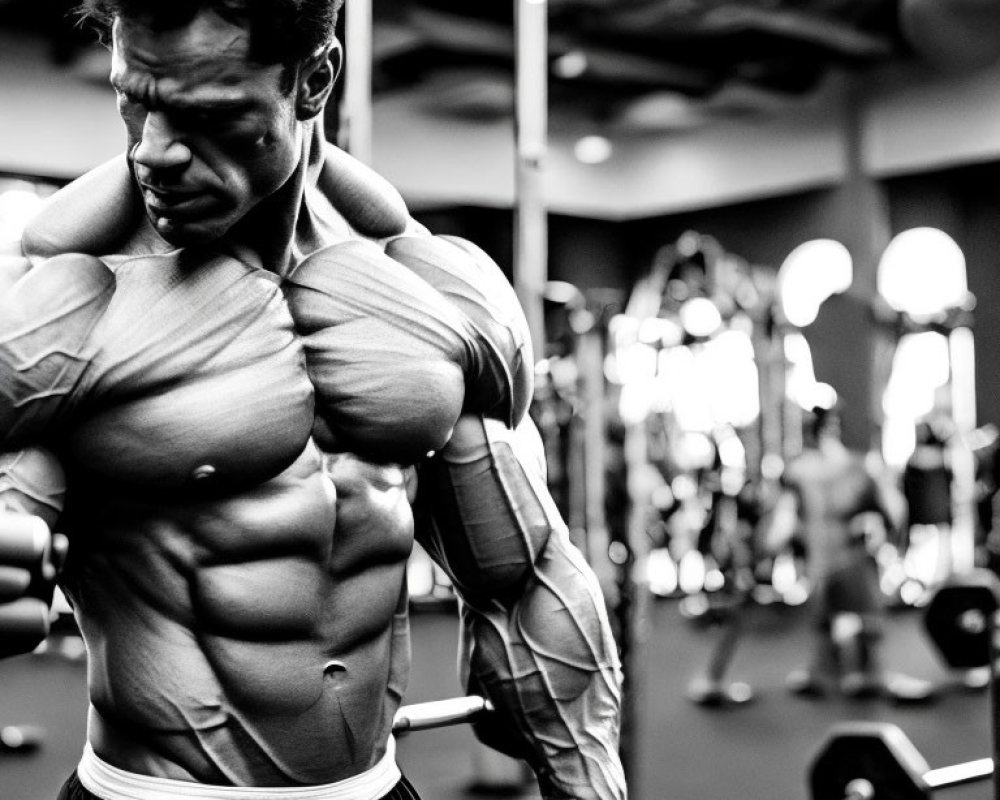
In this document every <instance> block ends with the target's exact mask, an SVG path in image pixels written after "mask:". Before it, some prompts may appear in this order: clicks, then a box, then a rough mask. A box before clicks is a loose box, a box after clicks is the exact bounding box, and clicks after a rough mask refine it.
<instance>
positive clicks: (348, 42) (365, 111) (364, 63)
mask: <svg viewBox="0 0 1000 800" xmlns="http://www.w3.org/2000/svg"><path fill="white" fill-rule="evenodd" d="M343 9H344V39H345V42H344V50H345V53H344V56H345V64H344V94H343V99H342V100H341V114H340V130H339V131H338V137H337V138H338V141H337V144H338V145H339V146H340V147H341V148H343V149H344V150H346V151H347V152H348V153H350V154H351V155H352V156H354V157H355V158H356V159H358V160H359V161H362V162H364V163H365V164H371V161H372V0H351V2H349V3H344V7H343Z"/></svg>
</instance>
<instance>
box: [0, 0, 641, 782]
mask: <svg viewBox="0 0 1000 800" xmlns="http://www.w3.org/2000/svg"><path fill="white" fill-rule="evenodd" d="M205 16H206V17H207V20H202V21H201V22H200V23H199V24H197V25H195V26H194V27H193V28H192V29H191V30H189V31H187V33H186V34H185V32H184V31H174V32H170V33H169V34H163V35H162V36H160V35H159V34H154V33H151V32H150V31H148V30H147V29H145V28H143V27H142V26H137V27H135V28H133V29H127V28H128V26H125V25H123V24H117V25H116V32H115V36H116V38H115V48H114V60H113V64H114V66H113V71H112V80H113V82H114V84H115V86H116V88H117V89H118V91H119V96H120V107H121V109H122V115H123V119H124V120H125V122H126V128H127V130H128V132H129V142H130V146H129V153H128V158H127V159H126V158H118V159H114V160H113V161H111V162H109V163H107V164H105V165H103V166H101V167H98V168H97V169H96V170H94V171H93V172H92V173H90V174H88V175H86V176H84V177H83V178H81V179H80V180H79V181H77V182H75V183H74V184H71V185H70V186H69V187H67V188H66V189H65V190H63V191H62V192H60V193H58V194H57V195H56V196H55V197H54V198H53V199H52V201H51V202H50V204H49V206H48V207H47V208H46V209H45V210H44V211H43V212H42V214H41V216H40V217H39V218H38V219H37V220H36V221H35V222H34V223H33V225H32V226H30V227H29V229H28V230H27V231H26V233H25V236H24V238H23V241H22V250H23V255H24V259H23V265H22V267H21V270H20V272H21V275H20V277H17V278H16V280H14V281H13V285H12V286H10V288H8V289H6V290H5V291H3V292H0V451H4V452H6V453H7V455H5V456H3V457H2V458H0V501H3V500H4V498H5V496H9V495H11V494H12V493H15V492H16V493H17V494H18V498H20V500H21V502H20V504H19V505H20V508H21V509H22V510H25V511H28V512H30V513H41V511H40V509H43V508H44V509H45V510H46V512H45V513H46V518H47V520H48V521H49V522H50V523H53V522H55V519H56V516H57V513H56V510H59V511H61V514H59V515H58V516H59V519H58V529H59V530H61V531H62V532H64V533H66V534H67V536H68V537H69V541H70V546H69V556H68V560H67V563H66V565H65V568H64V570H63V573H62V585H63V588H64V590H65V592H66V594H67V596H68V598H69V599H70V601H71V603H72V604H73V607H74V611H75V614H76V617H77V620H78V622H79V624H80V627H81V630H82V632H83V635H84V638H85V641H86V643H87V649H88V658H89V668H88V683H89V691H90V700H91V711H90V719H89V738H90V742H91V744H92V746H93V748H94V750H95V751H96V753H97V755H98V756H99V757H101V758H102V759H104V760H105V761H107V762H109V763H110V764H112V765H114V766H116V767H119V768H121V769H125V770H128V771H131V772H136V773H141V774H144V775H152V776H160V777H168V778H174V779H179V780H189V781H195V782H201V783H206V784H223V785H226V784H232V785H247V786H293V785H310V784H316V783H326V782H333V781H337V780H341V779H343V778H346V777H349V776H352V775H355V774H358V773H359V772H361V771H363V770H365V769H367V768H369V767H371V766H372V765H374V764H375V763H376V762H377V761H378V760H379V759H380V757H381V756H382V755H383V754H384V752H385V748H386V742H387V739H388V736H389V732H390V727H391V721H392V717H393V714H394V712H395V710H396V709H397V707H398V706H399V704H400V701H401V698H402V696H403V693H404V690H405V687H406V682H407V676H408V670H409V630H408V622H407V602H406V601H407V595H406V586H405V566H406V559H407V557H408V555H409V553H410V550H411V547H412V544H413V541H414V536H415V535H418V536H420V538H421V540H422V541H424V542H425V544H426V545H427V547H428V549H429V550H430V551H431V552H432V553H434V554H435V556H436V557H437V558H438V560H439V561H440V562H441V563H442V565H443V566H444V567H445V569H447V570H448V572H449V574H451V575H452V577H453V579H454V581H455V584H456V586H457V587H458V590H459V593H460V596H461V599H462V606H463V620H464V623H465V624H464V627H465V631H466V635H467V639H466V645H465V647H466V656H467V658H466V660H465V667H464V670H465V673H464V678H465V680H466V681H467V684H468V686H469V687H470V688H472V689H475V690H477V691H481V692H485V693H486V694H487V696H488V697H489V698H490V699H491V700H492V701H493V703H494V704H495V705H496V706H497V708H498V709H499V713H498V714H497V715H496V716H495V718H494V720H493V721H492V722H491V723H490V724H489V726H487V727H484V728H483V729H482V730H481V731H480V734H481V736H483V738H485V739H487V740H489V741H490V742H492V743H493V744H495V745H497V746H499V747H501V748H503V749H505V750H507V751H508V752H512V753H516V754H518V755H521V756H523V757H525V758H527V759H528V760H529V762H530V763H531V764H532V766H533V767H534V768H535V770H536V773H537V774H538V776H539V781H540V784H541V787H542V791H543V794H544V796H545V797H551V798H602V800H603V798H624V796H625V787H624V781H623V778H622V773H621V765H620V762H619V760H618V756H617V752H616V751H617V737H618V708H619V703H620V694H619V693H620V670H619V664H618V659H617V654H616V650H615V646H614V642H613V641H612V639H611V636H610V633H609V626H608V623H607V618H606V612H605V610H604V607H603V600H602V598H601V596H600V592H599V590H598V589H597V585H596V581H595V580H594V577H593V574H592V572H591V571H590V570H589V568H588V567H587V565H586V564H585V563H584V562H583V560H582V558H581V557H580V554H579V553H578V552H577V551H576V550H574V549H573V548H572V546H571V545H570V544H569V540H568V537H567V534H566V530H565V526H564V525H563V522H562V520H561V519H559V516H558V514H557V513H556V511H555V510H554V508H553V504H552V502H551V500H550V498H549V496H548V493H547V490H546V488H545V483H544V472H543V471H542V467H541V464H542V463H543V459H542V456H541V451H540V442H539V440H538V436H537V433H536V432H535V431H534V429H533V426H532V425H531V422H530V419H529V418H528V417H527V416H526V413H525V411H526V407H527V404H528V400H529V399H530V395H531V383H530V376H531V369H530V366H531V363H532V360H531V352H530V346H529V345H528V342H527V335H526V332H525V325H524V321H523V317H522V315H521V312H520V309H519V308H518V307H517V304H516V301H515V300H514V297H513V292H512V291H511V289H510V286H509V284H507V282H506V280H505V278H504V277H503V275H502V273H500V271H499V270H498V269H497V267H496V266H495V265H494V264H493V263H492V262H491V261H490V260H489V259H488V258H487V257H486V256H485V255H484V254H483V253H482V252H481V251H479V250H478V249H477V248H475V247H474V246H472V245H470V244H468V243H465V242H462V241H460V240H449V239H447V238H445V237H432V236H430V235H429V234H428V233H427V232H426V231H424V230H423V229H422V228H420V226H419V225H417V224H416V223H415V222H414V221H413V220H412V219H410V218H409V216H408V215H407V213H406V211H405V207H404V206H403V204H402V201H401V200H400V199H399V197H398V194H396V193H395V192H394V191H393V190H391V189H390V188H389V187H387V185H386V184H384V182H383V181H381V179H379V178H378V177H377V176H374V175H373V174H372V173H369V172H367V171H366V170H365V168H363V167H361V166H360V165H358V164H357V163H356V162H353V161H352V160H351V159H349V158H348V157H347V156H346V155H345V154H343V153H342V152H340V151H338V150H336V149H335V148H333V147H332V146H331V145H328V144H327V143H326V142H325V141H324V139H323V134H322V130H321V128H320V125H319V124H318V123H317V122H315V121H313V119H312V117H310V116H309V113H310V108H309V107H308V103H301V104H300V105H299V106H298V107H297V116H296V115H288V114H284V113H283V112H282V109H281V107H280V106H281V103H280V97H277V96H276V95H274V94H273V92H274V91H276V90H273V88H272V89H266V88H265V89H262V88H261V85H264V86H271V87H276V86H277V85H278V81H277V73H276V72H274V71H273V70H276V69H277V68H264V67H258V66H255V67H253V68H252V70H251V68H249V67H247V66H246V64H245V62H246V58H245V54H246V51H245V47H246V43H245V41H243V39H241V38H240V37H241V35H242V34H241V30H240V29H239V28H237V27H235V26H230V27H228V28H227V27H226V26H227V25H229V24H228V23H225V22H223V21H220V20H219V19H218V18H215V17H213V16H212V15H211V14H207V15H205ZM199 19H200V18H199ZM223 34H224V35H225V36H228V37H229V38H226V39H225V41H226V43H227V46H226V48H220V47H218V45H217V43H218V42H219V41H220V38H219V37H220V35H223ZM220 53H221V55H220ZM165 54H170V55H169V56H167V55H165ZM172 59H173V60H172ZM241 65H242V66H241ZM323 68H324V67H323V65H322V64H321V65H320V66H319V67H318V69H319V70H322V69H323ZM268 70H272V71H271V72H268ZM251 73H252V74H251ZM261 74H264V78H267V79H268V80H270V79H271V78H273V79H274V80H273V81H272V82H271V83H267V82H265V83H264V84H258V82H256V81H255V80H250V78H251V77H254V78H259V77H261ZM213 87H214V88H213ZM222 87H224V89H225V90H224V91H223V88H222ZM212 91H216V93H215V94H214V95H213V94H212ZM220 92H221V94H220ZM199 93H200V94H199ZM198 97H201V98H202V99H204V100H205V103H206V108H207V109H209V110H211V109H212V108H215V107H217V106H218V105H219V103H220V102H221V103H222V105H223V106H224V107H226V108H229V111H227V112H226V113H227V114H229V116H225V115H224V116H223V118H222V119H214V120H212V121H211V123H210V124H211V125H212V126H218V127H213V128H212V129H211V130H212V131H213V134H212V135H207V134H205V133H204V128H203V127H202V125H203V123H205V120H204V119H202V116H201V115H200V113H199V111H198V109H197V108H188V107H186V106H185V105H184V104H185V103H187V102H188V101H190V100H191V98H195V99H197V98H198ZM312 99H313V98H311V97H307V98H306V100H309V101H312ZM324 99H325V98H324ZM179 107H180V110H178V108H179ZM320 107H321V105H320ZM272 112H273V113H272ZM302 117H304V119H303V118H302ZM185 126H190V127H185ZM192 154H194V155H192ZM255 164H256V166H254V165H255ZM247 165H250V166H247ZM233 187H236V188H235V190H234V188H233ZM5 274H11V270H8V271H7V273H5ZM15 277H16V276H15ZM0 288H3V287H0ZM63 473H65V481H64V482H63ZM33 486H41V487H43V489H42V490H41V491H40V492H36V494H40V495H43V496H42V497H40V499H38V500H37V501H36V502H34V503H30V502H27V501H24V499H23V498H24V496H25V487H33ZM45 487H50V488H45ZM414 487H416V488H414ZM63 488H65V502H63V497H62V490H63Z"/></svg>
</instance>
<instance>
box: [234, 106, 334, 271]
mask: <svg viewBox="0 0 1000 800" xmlns="http://www.w3.org/2000/svg"><path fill="white" fill-rule="evenodd" d="M303 128H304V130H303V136H302V154H301V158H300V159H299V163H298V166H297V167H296V168H295V171H294V172H293V173H292V175H291V176H290V177H289V178H288V180H287V181H286V182H285V184H284V185H283V186H282V187H281V188H280V189H278V191H277V192H275V193H274V194H273V195H271V196H270V197H268V198H267V199H266V200H264V201H262V202H261V203H259V204H258V205H257V206H256V207H255V208H254V209H252V210H251V211H250V212H249V213H248V214H247V215H246V216H245V217H244V218H243V219H242V220H240V221H239V222H238V223H237V224H236V225H234V226H233V228H232V229H231V230H230V231H229V233H227V234H226V236H225V237H223V241H221V242H220V245H221V246H222V247H223V249H226V250H231V251H232V252H233V255H235V256H237V257H238V258H240V260H242V261H248V262H250V263H253V264H254V265H255V266H258V267H260V268H262V269H266V270H269V271H270V272H274V273H276V274H277V275H279V276H284V275H286V274H288V273H289V272H290V271H291V270H293V269H294V267H295V265H296V264H297V263H298V261H299V260H301V258H302V256H303V255H304V254H308V253H310V252H312V251H314V250H316V249H317V248H318V247H319V246H321V245H322V244H323V243H324V242H322V241H321V236H320V234H319V232H318V231H317V230H316V227H317V225H316V221H315V218H314V217H315V214H316V209H312V208H310V200H311V199H312V200H313V202H312V205H315V204H316V203H315V200H314V198H315V195H316V192H314V191H313V189H314V188H315V186H316V182H317V180H318V176H319V172H320V169H321V168H322V164H323V157H324V147H325V142H324V139H323V127H322V124H321V123H320V121H318V120H317V121H313V122H309V123H305V124H304V125H303Z"/></svg>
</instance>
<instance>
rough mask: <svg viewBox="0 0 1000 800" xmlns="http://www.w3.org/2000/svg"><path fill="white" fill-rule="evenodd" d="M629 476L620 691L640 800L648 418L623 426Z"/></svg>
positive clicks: (631, 776) (630, 769)
mask: <svg viewBox="0 0 1000 800" xmlns="http://www.w3.org/2000/svg"><path fill="white" fill-rule="evenodd" d="M624 455H625V474H626V476H627V480H628V494H629V517H628V534H627V535H628V550H629V555H628V560H627V562H626V563H625V564H623V565H622V569H623V571H624V572H625V575H624V580H623V581H622V584H623V585H622V587H621V591H620V594H619V597H618V608H617V614H618V618H619V619H620V620H621V624H620V631H619V636H620V642H619V648H620V649H621V657H622V672H623V674H624V678H625V681H624V688H623V692H622V726H621V746H620V748H619V749H620V751H621V759H622V767H623V769H624V770H625V781H626V783H627V784H628V786H629V787H630V792H629V794H630V796H631V797H632V799H633V800H641V798H640V797H639V794H638V789H637V788H636V787H637V786H638V784H639V783H640V782H641V781H640V772H641V766H642V759H641V758H640V753H639V742H640V739H641V734H642V726H641V725H640V722H641V720H642V718H643V713H644V711H643V705H642V704H643V702H644V697H645V690H646V686H645V683H646V681H645V671H644V669H643V661H642V658H641V655H642V652H643V649H644V646H645V643H646V641H647V639H648V637H649V605H650V601H651V600H652V596H653V595H652V593H651V591H650V589H649V580H648V563H649V559H648V555H649V536H648V533H647V529H648V526H649V518H650V509H651V507H652V503H651V499H650V486H649V482H648V480H647V479H645V478H644V476H645V475H646V470H647V469H648V468H649V441H648V435H647V431H646V422H645V420H643V421H641V422H631V423H629V424H628V425H627V426H626V428H625V453H624Z"/></svg>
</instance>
